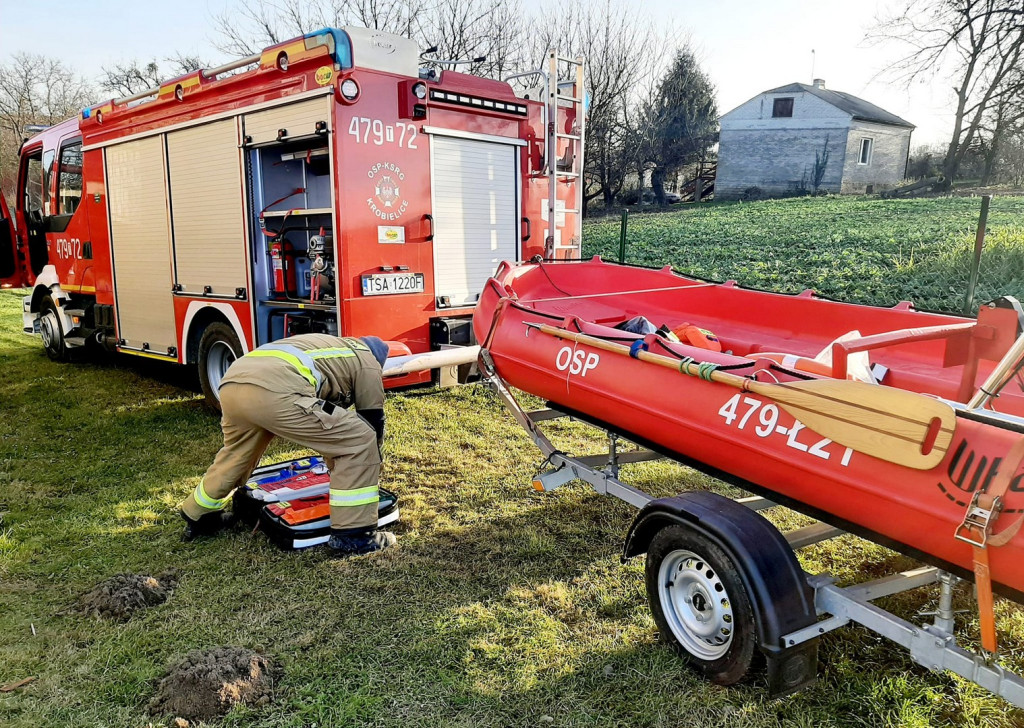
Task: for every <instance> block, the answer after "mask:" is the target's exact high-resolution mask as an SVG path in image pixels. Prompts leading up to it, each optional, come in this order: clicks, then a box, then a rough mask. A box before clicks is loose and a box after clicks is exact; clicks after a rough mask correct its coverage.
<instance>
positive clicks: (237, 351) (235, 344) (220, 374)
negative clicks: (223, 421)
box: [197, 321, 242, 412]
mask: <svg viewBox="0 0 1024 728" xmlns="http://www.w3.org/2000/svg"><path fill="white" fill-rule="evenodd" d="M241 356H242V344H241V342H240V341H239V340H238V336H237V335H236V334H235V330H234V329H233V328H231V327H230V326H228V325H227V324H226V323H222V322H220V321H214V322H213V323H212V324H210V325H209V326H207V327H206V329H205V330H204V331H203V335H202V337H201V338H200V339H199V353H198V357H197V364H198V366H199V384H200V385H201V386H202V388H203V394H204V395H206V403H207V404H208V405H209V406H210V407H212V408H213V409H215V410H217V411H218V412H219V411H220V382H221V379H223V378H224V375H225V374H226V373H227V371H228V367H229V366H231V362H233V361H234V360H235V359H238V358H239V357H241Z"/></svg>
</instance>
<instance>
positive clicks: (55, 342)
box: [39, 296, 70, 361]
mask: <svg viewBox="0 0 1024 728" xmlns="http://www.w3.org/2000/svg"><path fill="white" fill-rule="evenodd" d="M39 333H40V335H41V336H42V339H43V349H44V350H45V351H46V356H48V357H49V358H50V359H52V360H53V361H68V360H69V359H70V355H69V353H68V347H67V344H66V343H65V342H64V330H63V329H62V328H61V325H60V313H59V311H58V309H57V304H56V303H55V302H54V300H53V298H51V297H50V296H47V297H46V298H45V299H43V303H42V305H41V306H40V307H39Z"/></svg>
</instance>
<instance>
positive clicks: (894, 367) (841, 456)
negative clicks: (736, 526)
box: [474, 258, 1024, 601]
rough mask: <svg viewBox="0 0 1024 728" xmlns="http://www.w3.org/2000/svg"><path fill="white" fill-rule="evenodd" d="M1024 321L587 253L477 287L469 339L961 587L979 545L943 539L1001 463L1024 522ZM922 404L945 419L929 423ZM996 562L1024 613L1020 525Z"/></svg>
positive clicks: (507, 373)
mask: <svg viewBox="0 0 1024 728" xmlns="http://www.w3.org/2000/svg"><path fill="white" fill-rule="evenodd" d="M1022 319H1024V316H1022V313H1021V310H1020V306H1019V305H1018V304H1017V302H1016V301H1015V300H1013V299H1009V298H1007V299H1001V300H1000V301H997V302H994V303H992V304H987V305H985V306H982V307H981V309H980V312H979V315H978V318H977V319H971V318H962V317H957V316H949V315H940V314H933V313H925V312H920V311H916V310H914V308H913V306H912V305H911V304H909V303H901V304H899V305H897V306H894V307H893V308H877V307H871V306H861V305H853V304H847V303H839V302H835V301H829V300H826V299H822V298H819V297H816V296H815V295H814V294H813V293H811V292H810V291H805V292H804V293H801V294H799V295H783V294H777V293H768V292H764V291H757V290H750V289H744V288H741V287H740V286H738V285H736V284H735V283H734V282H727V283H709V282H706V281H702V280H699V279H695V278H690V277H686V276H682V275H680V274H678V273H675V272H673V271H672V270H671V269H669V268H664V269H661V270H650V269H644V268H636V267H630V266H622V265H615V264H609V263H605V262H602V261H601V260H600V259H598V258H595V259H594V260H592V261H588V262H579V263H531V264H509V263H503V264H502V265H501V266H500V267H499V268H498V270H497V272H496V273H495V275H494V277H493V278H492V279H490V280H489V281H488V283H487V285H486V287H485V289H484V291H483V293H482V294H481V297H480V301H479V304H478V306H477V310H476V314H475V317H474V329H475V333H476V336H477V339H478V340H479V341H480V343H481V346H482V347H483V349H484V350H485V351H486V352H487V353H488V355H489V357H490V359H491V360H492V361H493V366H494V368H495V370H496V372H497V374H498V375H499V376H500V377H501V378H502V379H503V380H504V381H505V382H507V383H508V384H511V385H512V386H514V387H516V388H518V389H521V390H523V391H526V392H529V393H531V394H534V395H537V396H539V397H542V398H544V399H546V400H548V401H550V402H551V403H553V404H554V405H555V406H557V408H558V409H561V410H564V411H569V412H571V413H573V414H574V415H578V416H579V417H581V418H582V419H585V420H588V421H591V422H593V423H595V424H598V425H601V426H602V427H605V428H606V429H609V430H611V431H615V432H618V433H620V434H622V435H624V436H626V437H628V438H629V439H632V440H634V441H636V442H638V443H640V444H643V445H646V446H648V447H651V448H652V449H655V450H657V451H659V452H661V453H663V454H666V455H669V456H670V457H673V458H675V459H676V460H679V461H681V462H684V463H687V464H691V465H693V466H695V467H697V468H699V469H701V470H704V471H705V472H710V473H712V474H714V475H717V476H718V477H720V478H722V479H724V480H728V481H731V482H735V483H738V484H740V485H743V486H744V487H746V488H748V489H749V490H752V491H754V492H758V493H760V494H762V495H766V496H767V497H769V498H771V499H772V500H773V501H776V502H779V503H783V504H785V505H788V506H790V507H793V508H794V509H796V510H799V511H802V512H804V513H807V514H808V515H811V516H813V517H815V518H818V519H820V520H822V521H825V522H828V523H831V524H833V525H836V526H839V527H840V528H843V529H845V530H848V531H850V532H852V533H856V534H858V535H861V536H864V537H866V538H869V539H871V540H874V541H877V542H879V543H882V544H884V545H887V546H889V547H891V548H894V549H896V550H898V551H901V552H904V553H906V554H908V555H911V556H914V557H916V558H919V559H921V560H923V561H926V562H929V563H931V564H933V565H935V566H938V567H940V568H942V569H946V570H950V571H953V572H954V573H957V574H958V575H960V576H964V577H966V578H972V577H971V574H972V564H973V553H972V548H973V547H972V546H971V545H970V544H969V543H967V542H965V541H964V540H962V539H958V538H955V537H954V533H955V532H956V531H957V529H958V527H959V526H961V524H962V522H963V521H964V520H965V516H966V515H967V513H968V510H969V507H970V506H971V505H972V499H974V497H975V495H976V494H979V493H982V494H983V493H985V491H986V489H989V488H991V487H993V484H994V483H996V482H998V481H1005V480H1007V476H1006V474H1005V473H1003V474H1002V477H999V478H997V474H999V473H1000V470H1003V471H1005V470H1007V469H1010V468H1012V469H1013V474H1015V477H1014V478H1013V479H1012V480H1010V485H1009V488H1008V490H1007V492H1006V493H1005V494H1004V495H1003V496H1002V497H1001V498H1000V505H1001V506H1002V512H1001V514H1000V513H999V512H998V509H997V511H996V512H995V513H992V514H991V519H992V522H993V523H994V522H996V521H998V525H997V526H996V530H998V531H1003V530H1004V528H1005V527H1007V526H1008V524H1010V523H1012V522H1014V521H1016V520H1017V519H1018V518H1019V517H1020V516H1019V515H1017V514H1020V513H1022V512H1024V492H1022V490H1024V486H1022V485H1021V480H1022V478H1024V475H1022V474H1020V465H1021V464H1020V456H1019V455H1018V452H1024V451H1021V449H1020V448H1014V450H1013V453H1012V456H1011V457H1008V454H1011V448H1012V447H1013V445H1014V444H1015V443H1016V442H1017V441H1018V440H1020V439H1021V434H1022V433H1024V380H1022V379H1021V378H1020V376H1019V375H1018V370H1019V369H1020V364H1021V361H1024V355H1022V351H1024V338H1022V339H1021V340H1020V341H1018V337H1019V335H1020V333H1021V321H1022ZM655 328H657V329H658V331H656V332H654V331H653V330H654V329H655ZM624 329H631V330H632V331H630V330H624ZM659 364H660V366H659ZM730 377H731V378H730ZM849 378H857V379H860V380H862V381H860V382H854V381H848V379H849ZM869 379H870V380H871V382H870V383H866V382H867V381H868V380H869ZM738 382H739V383H738ZM744 382H745V383H746V384H743V383H744ZM994 388H995V389H998V391H993V390H994ZM985 389H987V390H988V393H986V392H985V391H984V390H985ZM794 392H796V393H797V394H799V395H800V397H802V396H804V395H805V394H806V393H807V392H810V393H811V394H812V395H813V396H814V398H815V402H817V404H815V405H814V406H811V405H806V404H803V402H802V400H800V398H799V397H797V399H796V400H794V399H793V397H794ZM822 393H824V394H822ZM990 394H998V397H997V398H996V397H992V396H990ZM862 395H863V396H862ZM794 401H795V404H794ZM889 402H891V403H892V405H891V407H890V406H888V405H887V403H889ZM864 403H867V404H864ZM879 403H881V404H879ZM919 405H920V406H919ZM801 407H808V408H809V410H815V411H814V412H812V411H807V412H806V413H804V411H803V410H801V409H800V408H801ZM851 408H852V409H851ZM858 408H859V409H858ZM933 408H941V409H942V410H948V412H949V417H948V419H946V420H941V418H939V417H935V418H932V415H931V414H930V413H931V412H932V410H933ZM918 409H920V411H922V412H927V413H929V414H927V416H926V417H925V418H924V420H922V422H919V423H917V424H918V425H919V427H918V429H917V430H913V429H912V428H911V429H907V430H906V431H904V429H903V422H904V420H912V419H914V417H913V416H910V417H904V415H905V414H907V412H910V411H911V410H913V411H914V412H916V411H917V410H918ZM851 411H852V412H853V414H852V415H851V414H850V412H851ZM794 413H801V414H800V416H799V417H798V416H795V415H794ZM858 413H859V414H858ZM804 414H806V416H804ZM801 419H803V420H804V421H801ZM855 420H859V421H855ZM812 421H813V422H814V423H815V424H814V427H813V428H812V427H811V426H808V425H807V424H806V423H807V422H812ZM851 428H852V429H853V430H855V432H854V434H853V435H852V436H848V434H849V433H848V431H849V430H850V429H851ZM816 430H817V431H816ZM865 433H867V434H865ZM908 443H909V444H908ZM891 453H896V454H895V455H892V454H891ZM975 505H977V504H975ZM982 505H984V501H982ZM983 511H984V509H982V511H979V513H982V512H983ZM986 525H991V524H982V525H977V533H978V534H980V533H981V532H982V531H983V530H984V526H986ZM964 533H967V532H966V531H962V532H961V535H963V534H964ZM968 535H969V534H968ZM988 551H989V552H990V554H989V560H990V564H991V573H992V578H993V582H994V586H995V589H996V590H997V591H999V592H1001V593H1002V594H1004V595H1006V596H1009V597H1011V598H1014V599H1016V600H1018V601H1024V533H1021V534H1017V535H1015V536H1013V537H1012V538H1010V539H1009V541H1008V543H1005V544H1003V545H1000V547H999V548H991V549H989V550H988Z"/></svg>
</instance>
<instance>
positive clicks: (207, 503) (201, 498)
mask: <svg viewBox="0 0 1024 728" xmlns="http://www.w3.org/2000/svg"><path fill="white" fill-rule="evenodd" d="M192 497H193V498H194V499H195V501H196V503H197V504H198V505H199V506H200V507H201V508H205V509H206V510H208V511H219V510H221V509H222V508H224V506H225V505H227V502H228V499H227V498H211V497H210V496H208V495H207V494H206V489H205V488H204V487H203V481H202V480H200V481H199V485H197V486H196V489H195V490H194V491H193V492H192Z"/></svg>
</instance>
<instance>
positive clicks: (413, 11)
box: [214, 0, 427, 56]
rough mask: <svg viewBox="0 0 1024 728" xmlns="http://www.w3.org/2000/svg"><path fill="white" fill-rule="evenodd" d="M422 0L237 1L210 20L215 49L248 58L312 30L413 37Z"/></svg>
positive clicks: (423, 8)
mask: <svg viewBox="0 0 1024 728" xmlns="http://www.w3.org/2000/svg"><path fill="white" fill-rule="evenodd" d="M426 11H427V5H426V0H312V1H311V2H309V1H306V0H281V2H278V3H274V2H268V0H256V2H246V3H239V4H237V5H235V6H234V7H232V8H229V9H227V10H225V11H224V12H222V13H221V14H219V15H217V16H215V18H214V30H215V31H216V34H217V36H218V41H217V47H218V48H220V49H221V50H222V51H224V52H225V53H229V54H231V55H235V56H249V55H252V54H254V53H257V52H259V51H260V50H262V49H263V48H265V47H267V46H271V45H274V44H276V43H280V42H281V41H283V40H287V39H288V38H294V37H295V36H299V35H302V34H304V33H309V32H311V31H314V30H317V29H318V28H327V27H334V28H338V27H341V26H344V25H359V26H362V27H365V28H374V29H376V30H382V31H384V32H387V33H394V34H396V35H403V36H406V37H409V38H416V37H418V36H419V34H420V25H421V23H422V22H423V15H424V13H425V12H426Z"/></svg>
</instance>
